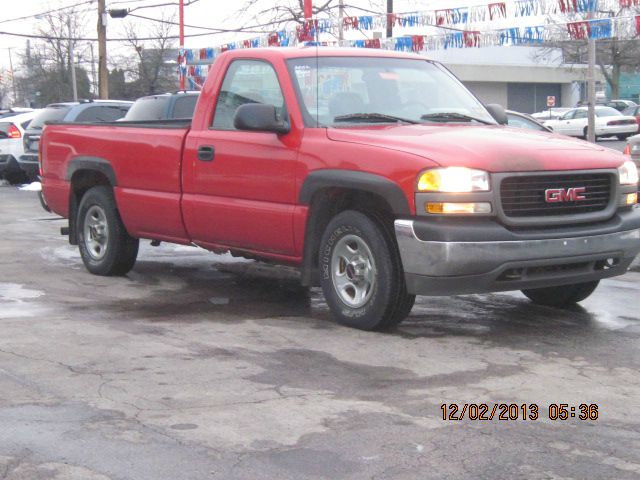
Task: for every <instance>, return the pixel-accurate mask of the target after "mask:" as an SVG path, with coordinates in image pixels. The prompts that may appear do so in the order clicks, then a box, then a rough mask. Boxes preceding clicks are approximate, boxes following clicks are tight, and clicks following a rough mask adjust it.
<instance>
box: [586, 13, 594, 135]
mask: <svg viewBox="0 0 640 480" xmlns="http://www.w3.org/2000/svg"><path fill="white" fill-rule="evenodd" d="M587 18H588V20H591V19H592V18H593V12H589V15H588V16H587ZM587 48H588V57H589V67H588V70H587V102H588V103H587V105H588V106H589V107H588V112H587V118H588V120H587V140H588V141H589V142H593V143H595V141H596V109H595V105H596V41H595V39H594V38H591V29H589V40H588V44H587Z"/></svg>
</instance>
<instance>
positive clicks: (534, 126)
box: [506, 110, 551, 132]
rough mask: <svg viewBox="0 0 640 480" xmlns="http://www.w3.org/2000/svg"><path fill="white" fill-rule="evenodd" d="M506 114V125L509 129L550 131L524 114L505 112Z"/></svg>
mask: <svg viewBox="0 0 640 480" xmlns="http://www.w3.org/2000/svg"><path fill="white" fill-rule="evenodd" d="M506 113H507V120H508V123H507V125H509V126H510V127H515V128H528V129H529V130H537V131H539V132H550V131H551V130H550V129H549V128H548V127H545V126H544V125H543V124H542V123H540V122H538V121H537V120H536V119H535V118H533V117H531V116H530V115H527V114H526V113H519V112H514V111H512V110H507V111H506Z"/></svg>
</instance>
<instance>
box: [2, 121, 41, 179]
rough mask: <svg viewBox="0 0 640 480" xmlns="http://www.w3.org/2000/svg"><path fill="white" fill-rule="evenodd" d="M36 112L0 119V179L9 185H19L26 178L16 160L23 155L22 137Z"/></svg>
mask: <svg viewBox="0 0 640 480" xmlns="http://www.w3.org/2000/svg"><path fill="white" fill-rule="evenodd" d="M36 114H37V111H31V112H28V113H19V114H14V115H11V116H6V117H3V118H0V178H4V179H6V180H8V181H9V182H10V183H21V182H23V181H24V180H26V177H25V175H24V173H23V172H22V170H21V169H20V165H19V164H18V158H20V156H21V155H23V154H24V146H23V143H22V137H23V136H24V132H25V129H26V128H27V126H28V125H29V122H31V120H32V119H33V117H35V116H36Z"/></svg>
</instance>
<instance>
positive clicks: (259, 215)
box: [182, 59, 299, 256]
mask: <svg viewBox="0 0 640 480" xmlns="http://www.w3.org/2000/svg"><path fill="white" fill-rule="evenodd" d="M258 102H259V103H266V104H271V105H274V106H275V107H276V111H277V112H278V115H280V116H282V118H285V116H286V115H287V107H286V102H285V99H284V95H283V93H282V88H281V85H280V82H279V80H278V75H277V73H276V71H275V69H274V67H273V66H272V65H271V64H270V63H268V62H266V61H262V60H248V59H236V60H234V61H232V62H231V63H230V64H229V66H228V68H227V70H226V73H225V76H224V80H223V81H222V84H221V88H220V92H219V94H218V97H217V101H216V105H215V111H214V114H213V120H212V122H211V125H210V127H209V128H208V129H206V128H205V129H202V130H199V131H192V132H191V133H190V134H189V135H188V136H187V140H186V143H185V149H184V157H183V165H184V166H183V168H184V170H183V203H182V205H183V214H184V219H185V225H186V228H187V231H188V232H189V235H190V236H191V238H192V240H193V241H194V243H197V244H200V245H202V246H204V247H209V248H211V247H216V246H225V247H239V248H240V249H246V250H252V251H258V252H268V253H273V254H277V255H285V256H287V255H293V253H294V241H293V211H294V205H295V203H296V194H295V192H296V186H295V176H294V173H295V172H294V164H295V161H296V159H297V154H298V143H299V142H298V141H297V140H295V135H294V134H291V133H290V134H282V135H278V134H275V133H272V132H253V131H239V130H236V129H235V127H234V126H233V117H234V114H235V111H236V109H237V108H238V107H239V106H240V105H243V104H245V103H258ZM203 108H204V106H203Z"/></svg>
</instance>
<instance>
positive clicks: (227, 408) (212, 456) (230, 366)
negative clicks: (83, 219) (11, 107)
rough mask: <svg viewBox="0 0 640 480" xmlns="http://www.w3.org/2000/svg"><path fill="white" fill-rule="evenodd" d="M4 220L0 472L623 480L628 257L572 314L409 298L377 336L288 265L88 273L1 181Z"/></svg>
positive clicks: (172, 479)
mask: <svg viewBox="0 0 640 480" xmlns="http://www.w3.org/2000/svg"><path fill="white" fill-rule="evenodd" d="M0 222H1V223H2V240H1V241H0V326H1V330H0V331H1V332H2V334H1V335H0V479H2V480H22V479H28V480H41V479H42V480H44V479H47V480H49V479H53V480H63V479H64V480H69V479H71V480H76V479H77V480H129V479H132V480H133V479H135V480H164V479H167V480H176V479H180V480H183V479H184V480H191V479H198V480H199V479H224V480H227V479H276V478H277V479H292V480H293V479H295V480H299V479H306V478H309V479H338V478H339V479H391V478H393V479H418V478H419V479H430V478H433V479H442V478H451V479H457V478H476V479H477V478H486V479H503V478H504V479H514V478H522V479H584V478H588V479H591V478H593V479H602V478H617V479H626V478H638V477H639V476H640V416H639V414H640V375H639V367H640V355H639V351H640V350H639V349H640V343H639V340H640V315H639V313H638V306H639V299H640V295H639V293H640V273H639V272H640V267H639V266H638V263H637V262H636V264H635V266H634V267H633V268H632V270H633V271H631V272H629V273H627V274H626V275H625V276H623V277H618V278H615V279H611V280H606V281H603V282H602V284H601V286H600V287H599V289H598V290H597V291H596V293H595V294H594V295H593V296H592V297H591V298H589V299H588V300H587V301H585V302H583V303H582V305H581V306H580V307H576V308H573V309H571V310H558V309H553V308H546V307H538V306H534V305H532V304H531V303H530V302H529V301H528V300H527V299H526V298H525V297H524V296H522V295H520V294H519V293H505V294H495V295H468V296H459V297H451V298H446V297H443V298H425V297H421V298H419V300H418V302H417V305H416V307H415V308H414V310H413V311H412V314H411V316H410V317H409V319H408V320H407V321H406V322H405V323H403V324H402V325H401V326H400V327H399V328H398V329H397V330H396V331H394V332H391V333H386V334H381V333H367V332H360V331H356V330H351V329H348V328H345V327H341V326H339V325H336V324H335V323H333V322H332V321H331V319H330V316H329V313H328V310H327V307H326V305H325V303H324V301H323V299H322V295H321V294H320V292H319V291H318V290H316V289H312V290H311V291H310V292H308V291H306V290H304V289H301V288H300V287H298V286H297V284H296V281H295V272H294V271H292V270H290V269H284V268H275V267H270V266H265V265H261V264H256V263H254V262H248V261H244V260H239V259H233V258H231V257H229V256H219V255H214V254H211V253H208V252H204V251H202V250H198V249H196V248H191V247H182V246H173V245H166V244H162V245H161V246H160V247H157V248H153V247H150V246H149V245H148V242H145V244H144V246H143V247H142V248H141V253H140V256H139V259H138V263H137V265H136V267H135V268H134V270H133V271H132V272H131V273H130V274H129V275H127V276H126V277H122V278H106V277H97V276H92V275H90V274H89V273H87V272H86V271H85V269H84V267H83V265H82V262H81V260H80V257H79V254H78V252H77V250H76V248H75V247H72V246H70V245H68V243H67V242H66V239H65V238H64V237H62V236H60V235H59V234H58V232H59V229H60V227H61V226H63V225H64V224H65V223H64V221H62V220H60V219H58V218H56V217H55V216H54V215H51V214H47V213H46V212H44V211H43V210H42V209H41V208H40V206H39V204H38V200H37V197H36V194H35V193H33V192H22V191H18V190H17V189H16V188H14V187H9V186H0ZM443 403H459V404H464V403H488V404H490V405H493V403H508V404H511V403H515V404H523V403H526V404H530V403H536V404H538V405H539V406H540V418H539V419H538V420H536V421H531V420H526V421H523V420H519V421H498V420H493V421H469V420H467V419H465V420H462V421H443V420H442V411H441V404H443ZM552 403H567V404H569V405H573V406H576V407H577V406H578V405H579V404H582V403H587V404H597V405H598V407H599V418H598V420H596V421H580V420H578V419H568V420H566V421H552V420H550V419H549V415H548V406H549V404H552Z"/></svg>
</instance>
